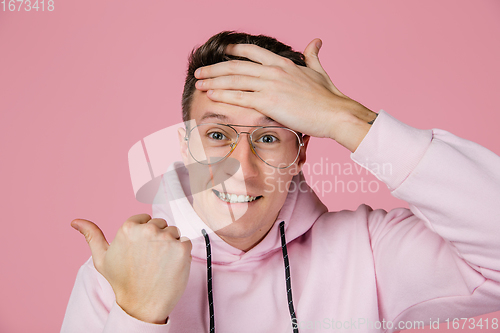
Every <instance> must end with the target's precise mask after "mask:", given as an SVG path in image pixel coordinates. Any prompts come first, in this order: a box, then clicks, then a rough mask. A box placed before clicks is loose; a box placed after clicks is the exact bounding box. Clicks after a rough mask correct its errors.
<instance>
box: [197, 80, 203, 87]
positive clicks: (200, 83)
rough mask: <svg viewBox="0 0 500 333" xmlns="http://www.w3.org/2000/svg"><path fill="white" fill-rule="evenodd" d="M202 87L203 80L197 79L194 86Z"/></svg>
mask: <svg viewBox="0 0 500 333" xmlns="http://www.w3.org/2000/svg"><path fill="white" fill-rule="evenodd" d="M201 87H203V80H199V81H197V82H196V88H201Z"/></svg>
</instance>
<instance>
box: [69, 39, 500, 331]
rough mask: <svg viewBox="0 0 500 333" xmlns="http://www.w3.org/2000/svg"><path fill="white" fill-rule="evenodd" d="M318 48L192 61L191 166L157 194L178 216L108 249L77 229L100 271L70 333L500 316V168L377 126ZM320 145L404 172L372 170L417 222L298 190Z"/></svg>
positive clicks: (125, 235)
mask: <svg viewBox="0 0 500 333" xmlns="http://www.w3.org/2000/svg"><path fill="white" fill-rule="evenodd" d="M320 47H321V41H320V40H318V39H315V40H313V41H312V42H311V43H310V44H309V45H308V46H307V47H306V49H305V51H304V58H302V56H301V55H300V54H298V53H296V52H293V51H292V50H291V48H290V47H288V46H286V45H283V44H281V43H280V42H278V41H276V40H274V39H272V38H270V37H266V36H252V35H247V34H239V33H233V32H223V33H221V34H218V35H216V36H214V37H212V38H211V39H210V40H209V41H207V43H205V44H204V45H202V46H201V47H200V48H198V49H197V50H196V51H194V52H193V54H192V55H191V57H190V65H189V68H188V74H187V78H186V85H185V88H184V94H183V116H184V120H185V121H186V122H187V125H186V129H180V130H179V139H180V147H181V154H182V158H183V162H184V165H185V166H186V167H185V168H183V167H179V166H178V165H177V166H174V167H173V168H174V169H175V171H174V172H170V173H167V174H166V176H165V177H163V179H162V186H161V188H160V191H159V193H160V192H161V193H164V195H166V196H167V197H169V198H171V200H170V202H169V203H167V204H158V205H154V207H153V215H154V217H155V218H153V219H151V218H150V216H149V215H146V214H142V215H135V216H133V217H131V218H130V219H129V220H127V221H126V222H125V223H124V224H123V226H122V227H121V228H120V230H119V231H118V233H117V235H116V237H115V239H114V240H113V242H112V243H111V244H110V245H109V244H108V243H107V242H106V240H105V238H104V235H103V234H102V232H101V231H100V229H99V228H98V227H97V226H96V225H95V224H93V223H92V222H90V221H86V220H75V221H73V222H72V226H73V227H75V228H76V229H78V230H79V231H80V232H82V234H84V235H85V238H86V240H87V242H88V243H89V245H90V248H91V251H92V258H91V259H89V261H88V262H87V263H86V264H84V265H83V266H82V268H81V269H80V271H79V273H78V277H77V281H76V283H75V287H74V290H73V292H72V295H71V299H70V302H69V305H68V310H67V313H66V317H65V321H64V323H63V327H62V332H209V331H210V332H214V331H215V330H217V331H219V332H298V331H299V330H300V331H301V332H304V331H306V332H307V331H323V330H334V329H337V330H344V331H353V332H354V331H360V332H375V331H380V332H385V331H388V332H392V331H395V330H400V329H404V328H418V327H422V326H423V325H424V324H425V325H428V324H433V325H435V324H436V323H437V322H438V321H439V323H443V322H444V321H446V320H449V321H452V320H453V319H454V318H462V317H472V316H476V315H479V314H483V313H489V312H494V311H497V310H499V309H500V283H499V281H500V260H499V258H500V242H498V239H499V236H500V223H499V221H498V217H497V213H496V209H495V203H496V199H495V198H498V197H500V186H499V185H500V175H499V171H498V170H500V158H499V157H498V156H496V155H495V154H493V153H492V152H490V151H488V150H487V149H485V148H483V147H481V146H478V145H477V144H474V143H472V142H469V141H466V140H463V139H460V138H457V137H455V136H453V135H452V134H450V133H447V132H445V131H441V130H432V131H431V130H417V129H414V128H412V127H409V126H407V125H405V124H402V123H401V122H399V121H397V120H396V119H394V118H393V117H391V116H390V115H388V114H387V113H385V112H383V111H382V112H380V113H379V114H378V117H377V115H376V114H375V113H374V112H372V111H371V110H369V109H367V108H366V107H364V106H363V105H361V104H359V103H357V102H356V101H354V100H352V99H350V98H348V97H347V96H345V95H343V94H342V93H341V92H340V91H339V90H338V89H337V88H336V87H335V86H334V85H333V83H332V82H331V80H330V79H329V77H328V75H327V74H326V72H325V71H324V70H323V69H322V67H321V65H320V63H319V60H318V52H319V49H320ZM248 60H250V61H248ZM305 65H307V67H306V66H305ZM188 121H189V122H188ZM310 136H316V137H322V138H331V139H334V140H336V141H337V142H338V143H340V144H341V145H343V146H344V147H346V148H347V149H349V150H350V151H351V152H353V154H352V159H353V160H354V161H356V162H357V163H359V164H361V165H363V166H373V165H382V164H384V163H391V164H392V167H393V168H392V171H393V172H392V173H391V174H384V173H383V172H381V170H382V169H379V170H376V168H374V169H373V170H371V171H372V172H374V173H375V175H376V176H377V177H378V178H379V179H380V180H382V181H384V182H385V183H386V184H387V185H388V187H389V188H390V189H391V191H392V193H393V195H395V196H397V197H399V198H402V199H404V200H406V201H408V202H409V204H410V207H411V211H410V210H407V209H395V210H392V211H390V212H385V211H382V210H376V211H373V210H372V209H371V208H369V207H367V206H365V205H361V206H360V207H359V208H358V209H357V210H356V211H355V212H351V211H342V212H327V210H326V207H325V206H324V205H323V204H322V203H321V202H320V201H319V199H318V198H317V197H316V195H315V194H314V192H312V191H311V190H310V189H309V188H308V187H307V186H304V181H303V180H304V178H303V176H302V174H301V173H300V169H301V167H302V165H303V164H304V162H305V160H306V149H307V145H308V142H309V137H310ZM235 163H236V164H235ZM235 166H236V167H235ZM279 183H282V184H287V188H286V190H283V191H280V190H277V186H276V185H278V184H279ZM181 234H182V235H184V236H188V238H189V239H190V240H189V239H188V238H183V237H180V236H181ZM408 323H410V324H408ZM489 324H490V326H491V327H492V328H495V327H493V326H492V325H496V328H498V321H496V322H495V324H493V323H489ZM408 325H409V326H408Z"/></svg>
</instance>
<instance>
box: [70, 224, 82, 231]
mask: <svg viewBox="0 0 500 333" xmlns="http://www.w3.org/2000/svg"><path fill="white" fill-rule="evenodd" d="M71 226H72V227H73V228H74V229H76V230H78V231H80V228H79V227H78V224H76V223H71Z"/></svg>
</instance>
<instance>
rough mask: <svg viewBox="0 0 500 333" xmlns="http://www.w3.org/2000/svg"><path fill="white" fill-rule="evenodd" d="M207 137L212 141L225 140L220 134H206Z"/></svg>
mask: <svg viewBox="0 0 500 333" xmlns="http://www.w3.org/2000/svg"><path fill="white" fill-rule="evenodd" d="M208 137H209V138H210V139H214V140H224V139H225V138H226V136H225V135H224V134H222V133H221V132H212V133H208Z"/></svg>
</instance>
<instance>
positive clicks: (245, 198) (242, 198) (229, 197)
mask: <svg viewBox="0 0 500 333" xmlns="http://www.w3.org/2000/svg"><path fill="white" fill-rule="evenodd" d="M212 191H213V192H214V194H215V195H216V196H217V197H218V198H219V199H220V200H222V201H225V202H228V203H243V202H252V201H255V200H258V199H260V198H262V195H259V196H256V197H252V196H249V195H243V194H240V195H238V194H233V193H224V192H219V191H217V190H215V189H212Z"/></svg>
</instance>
